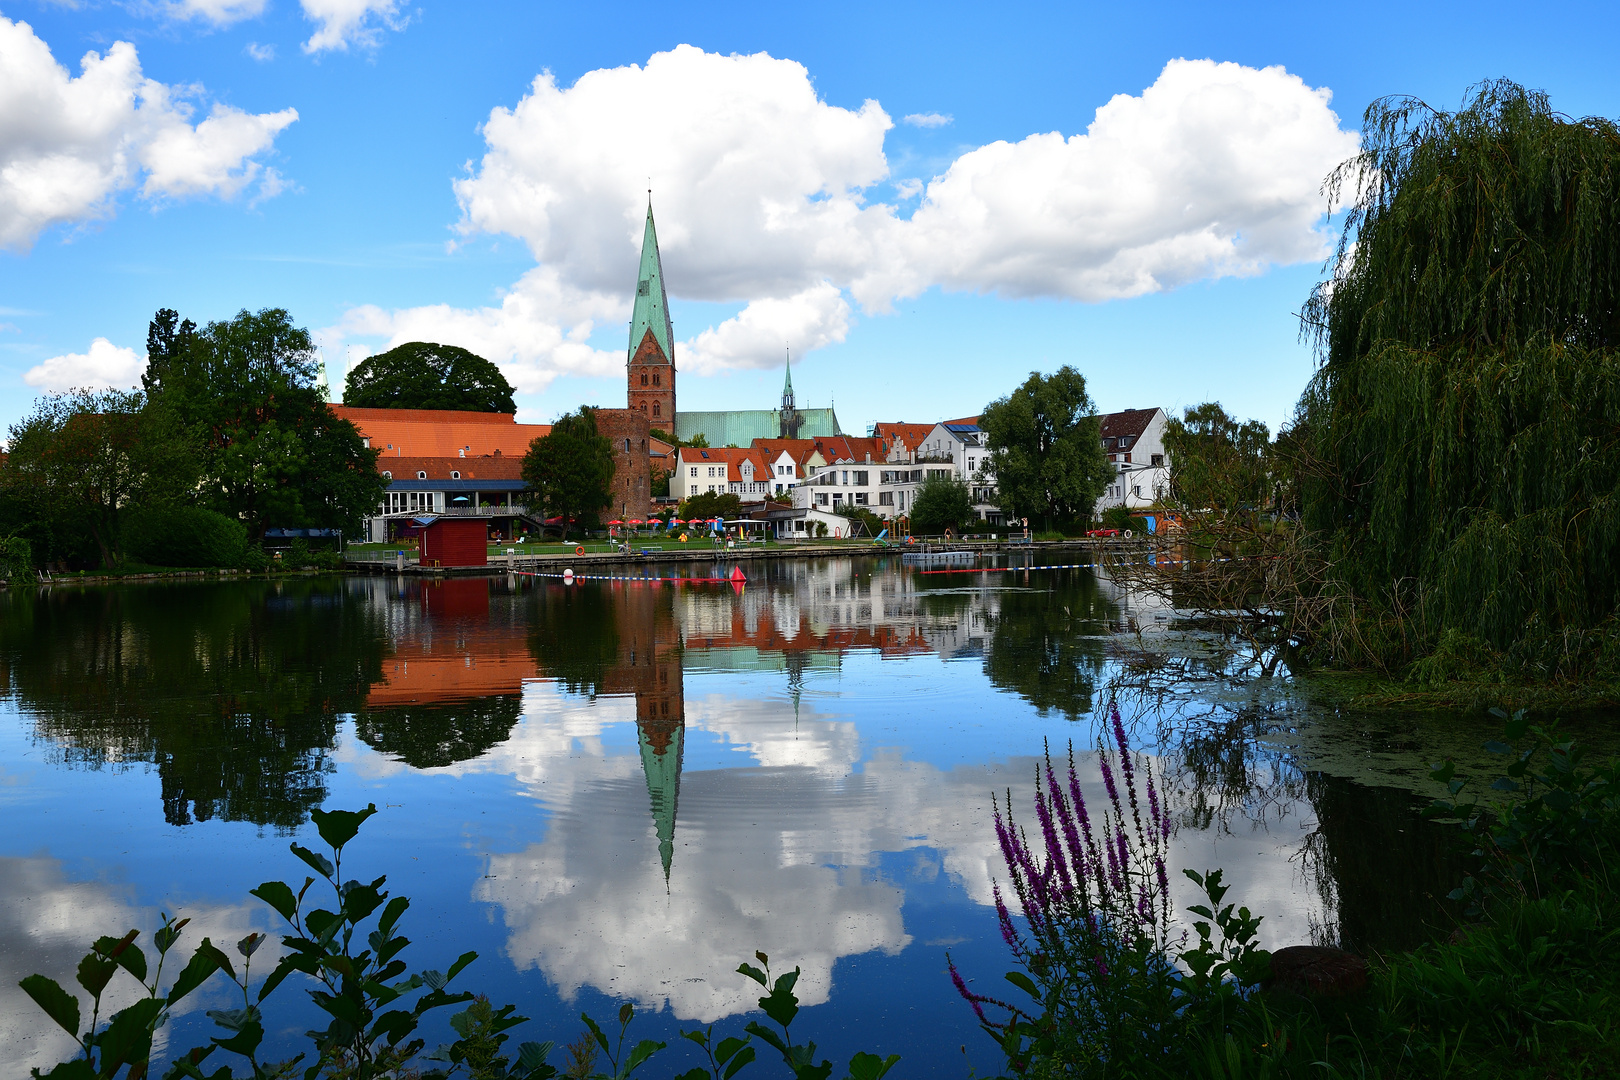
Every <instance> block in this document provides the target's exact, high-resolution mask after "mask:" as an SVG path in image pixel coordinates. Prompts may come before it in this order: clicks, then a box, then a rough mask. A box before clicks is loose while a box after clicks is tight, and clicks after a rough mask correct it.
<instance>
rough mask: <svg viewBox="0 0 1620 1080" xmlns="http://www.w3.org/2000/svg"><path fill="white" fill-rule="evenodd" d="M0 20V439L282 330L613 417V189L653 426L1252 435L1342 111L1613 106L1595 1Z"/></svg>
mask: <svg viewBox="0 0 1620 1080" xmlns="http://www.w3.org/2000/svg"><path fill="white" fill-rule="evenodd" d="M0 18H3V19H5V20H7V21H6V22H4V23H0V178H3V177H4V176H5V175H6V170H7V169H10V170H11V176H12V177H13V179H12V181H10V183H11V189H10V190H8V189H7V187H6V184H5V182H0V244H4V245H5V246H4V248H3V249H0V388H3V389H0V422H3V423H6V424H9V423H11V422H13V421H15V420H16V419H17V418H18V417H19V416H20V415H22V414H23V413H24V412H25V411H26V410H27V409H28V407H29V404H30V402H31V401H32V400H33V399H34V397H35V396H36V395H37V394H39V393H40V392H41V391H42V390H43V389H46V388H49V387H51V386H55V385H63V384H65V383H67V382H83V381H87V380H91V379H96V378H102V379H104V380H106V381H113V382H116V381H119V380H120V379H122V380H123V381H126V382H127V381H129V380H130V379H131V378H132V377H133V376H132V372H134V371H136V370H137V369H138V365H139V362H140V355H139V354H141V353H142V352H143V350H144V342H145V329H146V322H147V320H148V319H149V318H150V316H151V314H152V312H153V311H154V310H155V309H156V308H158V307H174V308H177V309H179V310H180V311H181V312H182V313H183V314H184V315H186V316H188V317H190V318H193V319H196V320H198V321H199V322H202V321H206V320H209V319H217V318H226V317H229V316H230V315H231V314H232V313H234V312H235V311H237V310H239V309H241V308H260V307H268V306H279V307H285V308H287V309H288V310H289V311H290V312H291V313H292V315H293V317H294V318H295V319H296V320H297V321H298V322H299V323H300V324H302V325H305V326H308V327H310V328H311V329H312V330H314V331H317V332H318V335H319V337H320V340H321V341H322V343H323V346H324V348H325V353H326V355H327V357H328V360H329V363H330V364H331V366H332V367H333V368H335V369H341V368H342V367H343V366H345V364H347V363H348V362H352V361H353V360H356V359H358V358H359V357H361V356H363V355H365V354H366V353H367V352H369V351H374V350H377V349H379V348H382V347H385V346H386V345H387V344H389V343H390V342H391V341H392V342H397V341H401V340H410V339H412V338H414V337H432V338H436V339H438V340H445V341H450V342H453V343H457V344H463V345H467V346H468V347H472V348H475V349H477V350H478V351H481V352H483V353H484V354H485V355H488V356H490V358H491V359H494V360H496V361H497V362H500V363H501V364H502V365H503V367H504V368H506V369H507V370H508V372H509V375H510V377H512V378H513V381H514V382H515V383H517V384H518V386H519V388H520V394H519V403H520V407H521V413H522V418H523V419H533V420H544V419H549V418H550V417H552V416H554V415H556V414H557V413H559V412H561V411H564V410H566V409H569V408H572V407H574V406H576V405H578V404H579V403H581V402H588V403H594V404H603V405H618V404H620V403H622V401H623V392H622V387H623V381H622V376H621V375H619V374H617V371H618V370H622V369H620V368H618V367H617V365H622V362H623V350H624V347H625V341H624V337H625V331H624V320H625V319H626V318H628V314H629V304H630V297H631V294H632V292H633V288H634V276H635V261H636V240H637V238H639V236H640V227H639V213H640V212H641V210H640V208H641V207H642V206H643V205H644V201H645V188H646V187H647V186H648V183H649V182H650V183H651V185H652V186H653V187H654V189H655V194H654V202H655V208H656V210H657V213H658V221H659V227H660V233H661V236H663V237H664V241H665V242H664V247H665V268H666V276H667V278H668V280H669V283H670V288H671V292H672V297H671V301H672V303H671V306H672V310H673V314H674V318H675V323H676V337H677V339H678V341H680V342H681V343H682V344H680V345H678V346H677V364H678V365H679V366H680V368H681V370H682V377H681V383H680V386H679V393H680V406H681V407H682V408H687V409H694V408H748V407H768V406H770V405H771V404H773V403H774V400H775V398H776V396H777V393H778V389H779V387H780V385H781V368H780V357H781V355H782V351H783V349H784V348H786V347H789V346H791V347H792V348H793V350H794V356H795V373H794V384H795V387H796V388H797V389H798V391H799V396H800V402H801V404H806V403H808V404H811V405H823V404H826V403H827V402H829V401H831V402H833V403H835V404H836V406H837V409H838V413H839V417H840V419H841V420H842V421H843V424H844V427H845V429H846V430H848V431H850V432H853V433H859V432H861V431H864V428H865V425H866V424H868V423H870V422H872V421H875V420H908V421H921V420H934V419H940V418H944V417H952V416H959V415H965V414H970V413H975V412H977V411H979V409H980V408H982V406H983V405H984V404H985V403H986V402H987V401H989V400H991V399H992V398H994V397H997V396H999V395H1001V394H1003V393H1006V392H1007V391H1008V390H1009V389H1010V388H1012V387H1013V386H1014V385H1016V383H1017V382H1019V381H1021V380H1022V378H1023V377H1024V376H1025V375H1026V374H1027V373H1028V372H1030V371H1032V370H1040V371H1049V370H1052V369H1054V368H1056V367H1057V366H1059V365H1061V364H1065V363H1068V364H1073V365H1075V366H1076V367H1078V368H1079V369H1080V370H1081V371H1082V372H1084V373H1085V374H1086V376H1087V378H1088V380H1089V382H1090V385H1091V389H1092V393H1093V396H1094V397H1095V398H1096V400H1097V402H1098V404H1099V405H1100V406H1101V407H1103V408H1105V409H1116V408H1128V407H1143V406H1148V405H1162V406H1164V407H1166V408H1171V409H1176V408H1180V407H1184V406H1187V405H1191V404H1195V403H1197V402H1200V401H1204V400H1208V399H1212V398H1213V399H1217V400H1220V401H1222V402H1223V403H1225V404H1226V405H1227V406H1228V408H1229V409H1230V410H1232V411H1234V412H1236V413H1239V414H1242V415H1244V416H1256V417H1259V418H1261V419H1263V420H1265V421H1267V422H1268V423H1270V424H1271V425H1273V426H1276V425H1277V424H1279V423H1280V422H1282V421H1284V420H1285V419H1286V418H1287V417H1288V415H1289V413H1290V411H1291V409H1292V406H1293V403H1294V401H1295V400H1296V399H1297V397H1298V395H1299V392H1300V389H1301V388H1302V386H1303V384H1304V382H1305V380H1306V379H1307V378H1308V377H1309V374H1310V372H1311V370H1312V360H1311V355H1310V351H1309V349H1308V347H1307V346H1306V345H1304V344H1302V343H1300V342H1299V340H1298V336H1297V326H1296V323H1295V321H1294V319H1293V314H1292V313H1293V312H1295V311H1297V310H1298V308H1299V304H1300V303H1301V301H1302V300H1303V299H1304V297H1305V296H1306V294H1307V293H1308V291H1309V289H1310V287H1311V284H1312V283H1313V282H1314V281H1315V280H1316V279H1317V277H1318V276H1319V274H1320V272H1321V266H1322V264H1321V255H1322V249H1323V245H1324V244H1325V243H1326V242H1327V234H1326V232H1325V229H1324V226H1323V222H1321V221H1320V220H1319V212H1320V210H1321V200H1320V197H1319V196H1318V195H1317V193H1316V189H1317V185H1318V184H1319V180H1320V176H1321V174H1322V173H1324V172H1325V171H1326V164H1327V163H1330V162H1331V161H1334V160H1338V159H1339V158H1340V157H1342V156H1343V152H1344V150H1345V148H1346V147H1352V148H1353V146H1354V145H1355V144H1354V135H1353V133H1354V132H1355V131H1356V130H1357V127H1358V122H1359V119H1360V115H1361V112H1362V110H1363V108H1364V107H1365V106H1366V104H1367V103H1368V102H1369V101H1370V100H1372V99H1373V98H1375V97H1378V96H1380V95H1383V94H1391V93H1410V94H1415V95H1418V96H1420V97H1423V98H1424V99H1425V100H1428V101H1429V102H1431V103H1433V104H1436V105H1439V106H1442V107H1452V106H1455V105H1456V104H1457V103H1458V102H1459V101H1460V99H1461V97H1462V94H1463V91H1464V89H1465V88H1466V87H1467V86H1468V85H1469V84H1471V83H1473V82H1475V81H1477V80H1479V79H1481V78H1486V77H1494V76H1508V77H1511V78H1514V79H1516V80H1518V81H1520V82H1523V83H1526V84H1527V85H1531V86H1535V87H1539V88H1542V89H1545V90H1547V91H1548V92H1549V93H1550V94H1551V96H1552V101H1553V104H1554V106H1555V107H1556V108H1559V109H1561V110H1563V111H1565V112H1568V113H1571V114H1576V115H1584V114H1593V113H1596V114H1602V115H1608V116H1615V115H1617V114H1620V101H1617V100H1616V98H1617V97H1620V89H1617V83H1616V80H1615V79H1614V78H1613V76H1612V58H1611V57H1610V56H1609V55H1608V53H1609V51H1610V49H1611V48H1612V43H1613V41H1614V40H1615V34H1616V30H1617V29H1620V26H1617V23H1620V19H1617V17H1616V15H1615V13H1614V9H1613V8H1612V6H1598V5H1590V6H1584V7H1583V6H1579V5H1548V6H1545V7H1543V8H1539V9H1537V16H1536V17H1535V18H1534V19H1531V18H1527V17H1526V16H1525V14H1524V9H1523V7H1522V5H1520V6H1515V7H1509V6H1507V5H1490V4H1470V5H1452V6H1448V7H1446V8H1440V7H1438V6H1435V7H1433V8H1425V7H1424V6H1422V5H1412V4H1402V5H1399V6H1397V5H1377V4H1369V5H1361V6H1357V7H1339V8H1313V7H1307V6H1304V5H1297V4H1295V5H1286V6H1284V5H1246V6H1242V7H1234V6H1225V7H1222V6H1216V5H1191V4H1189V5H1157V6H1148V5H1134V6H1128V7H1127V6H1124V5H1107V6H1102V5H1086V4H1072V3H1071V4H1064V5H1051V6H1043V5H1017V4H1001V5H961V6H951V5H943V4H930V5H912V6H907V5H898V4H891V5H837V4H822V5H816V6H814V7H813V8H807V7H803V6H798V7H788V6H785V5H757V4H750V5H734V6H733V5H721V4H711V5H703V6H701V7H700V6H697V5H692V6H686V5H679V4H621V5H617V6H615V7H613V8H612V9H602V8H600V7H599V6H597V5H580V4H567V5H564V4H543V3H522V4H497V3H471V4H469V3H460V4H440V3H433V2H431V0H429V2H424V3H420V4H416V5H409V4H406V3H403V2H395V3H389V2H388V0H173V2H169V0H149V2H148V0H131V2H128V3H113V2H101V3H98V2H95V0H80V2H78V3H66V2H52V3H47V2H33V3H30V2H26V0H24V2H7V0H0ZM18 24H27V27H26V29H25V28H24V27H23V26H21V25H18ZM119 42H124V43H128V44H127V45H122V46H120V45H116V43H119ZM683 45H684V46H690V47H691V48H688V49H684V50H678V48H677V47H679V46H683ZM92 50H93V51H95V52H96V53H98V54H101V56H102V57H103V63H102V64H101V65H100V67H99V68H98V74H96V75H95V76H94V79H92V77H91V76H90V75H85V74H84V72H82V70H81V66H80V63H81V58H82V57H84V55H85V54H86V53H87V52H90V51H92ZM760 54H765V55H760ZM41 57H45V59H44V60H42V59H41ZM115 57H116V63H115V62H114V59H115ZM49 61H54V64H55V65H58V66H59V69H58V70H52V68H51V65H50V63H49ZM1182 61H1185V62H1182ZM1203 61H1211V62H1212V63H1201V62H1203ZM136 65H138V74H137V72H136V70H135V66H136ZM631 65H636V68H635V69H633V70H632V69H630V66H631ZM1279 67H1280V68H1281V69H1283V70H1282V71H1276V70H1270V71H1268V70H1266V69H1275V68H1279ZM546 72H549V73H550V80H549V81H548V82H542V83H541V84H539V85H537V84H536V78H537V77H538V76H541V75H542V73H546ZM69 80H78V81H77V82H70V81H69ZM87 80H88V81H87ZM90 81H94V82H95V85H94V86H91V85H90ZM1324 91H1326V92H1330V93H1331V101H1328V100H1326V95H1325V94H1324V93H1323V92H1324ZM120 95H122V97H120ZM868 102H871V103H874V104H870V105H869V104H867V103H868ZM1111 102H1113V104H1110V103H1111ZM1099 109H1102V110H1103V112H1101V113H1099ZM288 110H296V118H294V117H293V115H292V114H291V113H290V112H288ZM492 110H505V112H503V113H501V114H497V116H496V120H495V122H491V118H492ZM908 117H910V118H912V119H911V120H909V121H908V120H907V118H908ZM1094 122H1095V124H1096V127H1095V128H1092V125H1093V124H1094ZM1088 129H1091V131H1090V135H1089V136H1088ZM1051 132H1057V133H1060V136H1061V137H1059V138H1035V139H1031V136H1044V135H1045V133H1051ZM1072 136H1082V138H1081V139H1078V140H1074V139H1070V138H1069V137H1072ZM1066 140H1067V141H1066ZM998 142H1000V143H1002V145H997V144H998ZM64 161H65V162H67V163H68V165H67V166H64V165H62V162H64ZM69 166H71V168H69ZM62 169H66V170H67V171H65V172H64V171H61V170H62ZM53 170H54V171H53ZM16 176H23V177H24V179H23V180H22V181H17V180H15V177H16ZM98 339H104V342H102V343H100V344H93V343H97V342H98Z"/></svg>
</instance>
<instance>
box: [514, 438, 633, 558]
mask: <svg viewBox="0 0 1620 1080" xmlns="http://www.w3.org/2000/svg"><path fill="white" fill-rule="evenodd" d="M523 482H524V483H525V484H527V485H528V491H529V495H530V496H531V497H532V498H533V499H534V500H535V501H537V502H538V503H539V504H540V505H541V507H542V508H543V509H544V511H545V513H546V514H548V515H560V516H561V517H562V519H563V539H564V540H566V539H567V538H568V530H569V527H570V526H571V525H573V523H574V522H576V521H579V520H581V519H584V518H590V517H594V516H595V515H596V514H597V512H598V511H600V510H601V509H602V507H604V506H606V505H607V504H608V500H609V499H611V498H612V494H613V492H612V485H613V442H612V440H610V439H609V438H608V437H607V436H606V435H600V434H598V433H597V431H596V410H595V409H592V408H590V407H589V406H585V407H582V408H581V409H580V410H579V411H578V412H572V413H567V414H565V415H563V416H562V417H560V418H558V420H557V422H556V423H555V424H553V425H551V433H550V434H549V435H544V436H542V437H540V438H538V439H536V440H534V442H532V443H530V444H529V452H528V453H527V454H525V455H524V456H523Z"/></svg>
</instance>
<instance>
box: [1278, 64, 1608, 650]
mask: <svg viewBox="0 0 1620 1080" xmlns="http://www.w3.org/2000/svg"><path fill="white" fill-rule="evenodd" d="M1362 130H1363V140H1364V146H1365V147H1366V149H1365V150H1364V152H1363V153H1362V154H1361V155H1360V156H1359V157H1357V158H1355V159H1352V160H1351V161H1349V162H1347V163H1346V164H1345V165H1344V166H1341V167H1340V169H1339V170H1338V171H1337V172H1336V173H1335V174H1334V175H1333V177H1332V178H1330V192H1331V193H1333V194H1334V195H1335V196H1337V193H1338V192H1339V191H1341V190H1344V189H1346V188H1347V187H1348V188H1353V189H1354V201H1353V203H1352V205H1351V209H1350V213H1349V217H1348V227H1347V229H1346V231H1345V234H1344V239H1343V241H1342V242H1341V246H1340V250H1339V258H1338V263H1337V266H1336V268H1335V271H1334V274H1333V277H1332V279H1331V280H1330V281H1327V282H1324V283H1322V284H1321V285H1319V286H1318V287H1317V289H1316V291H1315V293H1314V294H1313V296H1312V297H1311V300H1310V302H1309V304H1308V305H1307V309H1306V320H1307V326H1308V328H1309V329H1310V331H1311V332H1312V333H1313V334H1314V336H1315V339H1316V343H1317V346H1318V348H1319V351H1320V355H1321V359H1322V365H1321V368H1320V370H1319V371H1318V373H1317V375H1316V377H1315V378H1314V379H1313V381H1312V382H1311V384H1310V386H1309V387H1308V389H1307V391H1306V393H1305V396H1304V398H1303V400H1302V401H1301V403H1300V408H1299V431H1298V436H1299V442H1300V445H1301V449H1302V451H1303V452H1304V456H1305V457H1306V458H1307V459H1308V462H1309V467H1307V468H1305V469H1304V470H1303V472H1302V475H1301V480H1300V484H1301V487H1300V497H1301V505H1302V509H1303V513H1304V518H1305V522H1306V525H1307V526H1308V527H1309V528H1310V529H1311V530H1312V531H1313V533H1314V534H1315V535H1316V536H1318V537H1320V538H1322V539H1323V540H1324V541H1325V543H1324V549H1325V552H1324V554H1325V557H1326V559H1327V561H1328V564H1329V565H1331V566H1332V568H1333V572H1334V575H1335V576H1336V578H1337V583H1336V587H1337V588H1339V589H1340V590H1341V591H1342V592H1343V593H1344V594H1345V601H1346V602H1345V603H1344V604H1342V605H1340V611H1341V616H1340V617H1339V618H1338V620H1337V627H1336V631H1335V633H1334V634H1333V635H1332V639H1331V640H1332V648H1333V649H1334V651H1335V653H1336V654H1337V655H1340V656H1345V657H1359V658H1360V659H1362V660H1371V661H1373V662H1376V663H1380V664H1385V665H1393V664H1399V663H1402V662H1405V661H1406V660H1410V659H1412V658H1413V657H1415V656H1418V655H1422V654H1423V653H1425V652H1427V651H1429V650H1430V649H1432V648H1433V647H1434V645H1435V643H1436V642H1437V641H1439V640H1440V639H1441V638H1442V637H1443V636H1445V635H1448V634H1449V635H1453V636H1455V635H1458V634H1460V635H1463V636H1464V637H1467V638H1471V639H1473V640H1474V641H1476V642H1479V643H1482V644H1483V645H1485V646H1486V647H1487V648H1490V649H1495V650H1500V651H1502V652H1504V653H1505V654H1506V661H1507V662H1508V663H1509V664H1510V666H1513V667H1515V668H1516V669H1517V670H1519V671H1520V672H1521V673H1523V674H1525V675H1528V676H1531V677H1567V676H1575V677H1581V676H1584V675H1586V674H1589V673H1590V671H1591V670H1592V665H1593V664H1597V665H1598V666H1599V667H1601V668H1604V669H1610V668H1614V669H1617V670H1620V650H1617V649H1616V648H1615V647H1614V643H1615V613H1616V601H1617V599H1620V591H1617V590H1620V440H1617V439H1616V431H1617V428H1616V418H1617V417H1620V355H1617V353H1616V346H1617V344H1620V341H1617V338H1620V130H1617V129H1616V126H1615V125H1614V124H1613V123H1612V122H1611V121H1608V120H1604V119H1595V118H1589V119H1584V120H1572V119H1570V118H1568V117H1565V116H1561V115H1559V114H1556V113H1554V112H1553V111H1552V109H1551V108H1550V107H1549V105H1548V102H1547V98H1546V96H1545V95H1544V94H1541V93H1538V92H1532V91H1527V90H1525V89H1523V88H1521V87H1519V86H1516V85H1514V84H1512V83H1508V82H1495V83H1487V84H1483V85H1481V86H1479V87H1476V88H1475V89H1474V90H1473V91H1471V96H1470V98H1469V100H1468V101H1467V103H1466V105H1465V107H1464V108H1462V109H1461V110H1460V111H1458V112H1455V113H1446V112H1440V111H1438V110H1435V109H1431V108H1430V107H1428V106H1427V105H1424V104H1423V103H1422V102H1419V101H1415V100H1412V99H1404V98H1403V99H1388V100H1383V101H1379V102H1375V103H1374V104H1373V105H1372V106H1371V107H1369V109H1368V110H1367V114H1366V118H1365V122H1364V124H1363V129H1362ZM1349 613H1353V614H1349ZM1605 657H1606V659H1605ZM1614 673H1615V671H1613V670H1610V671H1608V674H1610V675H1613V674H1614Z"/></svg>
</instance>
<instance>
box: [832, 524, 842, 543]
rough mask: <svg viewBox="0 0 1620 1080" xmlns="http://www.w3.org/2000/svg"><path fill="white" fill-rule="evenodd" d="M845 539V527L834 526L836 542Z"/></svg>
mask: <svg viewBox="0 0 1620 1080" xmlns="http://www.w3.org/2000/svg"><path fill="white" fill-rule="evenodd" d="M843 538H844V528H843V526H842V525H834V526H833V539H834V540H842V539H843Z"/></svg>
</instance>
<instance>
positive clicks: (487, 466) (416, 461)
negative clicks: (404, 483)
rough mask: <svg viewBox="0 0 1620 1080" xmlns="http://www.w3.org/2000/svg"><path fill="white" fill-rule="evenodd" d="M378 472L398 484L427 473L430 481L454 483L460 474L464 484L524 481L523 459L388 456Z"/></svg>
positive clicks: (384, 456)
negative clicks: (466, 482) (467, 482)
mask: <svg viewBox="0 0 1620 1080" xmlns="http://www.w3.org/2000/svg"><path fill="white" fill-rule="evenodd" d="M377 469H378V471H379V472H387V473H392V474H393V479H395V480H414V479H416V478H417V477H416V474H417V473H418V472H425V473H427V478H428V479H429V480H449V479H452V477H451V476H450V474H451V473H452V472H459V473H460V474H461V476H460V479H462V480H521V479H523V459H522V458H520V457H505V456H502V457H484V458H471V457H470V458H459V457H426V458H424V457H389V456H388V455H387V454H386V453H385V454H384V455H383V456H382V457H380V458H378V459H377Z"/></svg>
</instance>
